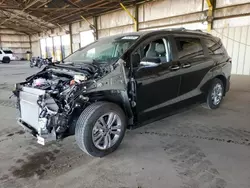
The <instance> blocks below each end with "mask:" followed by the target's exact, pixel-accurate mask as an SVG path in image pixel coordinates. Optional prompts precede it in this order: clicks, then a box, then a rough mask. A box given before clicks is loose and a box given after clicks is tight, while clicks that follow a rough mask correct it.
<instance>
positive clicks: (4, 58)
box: [2, 57, 10, 63]
mask: <svg viewBox="0 0 250 188" xmlns="http://www.w3.org/2000/svg"><path fill="white" fill-rule="evenodd" d="M2 62H3V63H10V58H9V57H3V60H2Z"/></svg>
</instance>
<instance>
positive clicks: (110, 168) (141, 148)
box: [0, 62, 250, 188]
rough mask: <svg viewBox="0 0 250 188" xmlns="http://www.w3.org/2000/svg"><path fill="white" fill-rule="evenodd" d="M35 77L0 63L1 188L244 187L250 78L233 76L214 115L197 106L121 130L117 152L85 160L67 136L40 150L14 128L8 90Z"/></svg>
mask: <svg viewBox="0 0 250 188" xmlns="http://www.w3.org/2000/svg"><path fill="white" fill-rule="evenodd" d="M37 71H39V69H37V68H30V67H29V64H28V63H27V62H11V63H10V64H0V188H2V187H3V188H12V187H13V188H19V187H20V188H21V187H25V188H34V187H35V188H36V187H37V188H43V187H44V188H48V187H53V188H54V187H55V188H59V187H60V188H68V187H70V188H83V187H86V188H89V187H93V188H98V187H100V188H103V187H105V188H106V187H110V188H161V187H162V188H166V187H169V188H209V187H210V188H225V187H228V188H235V187H240V188H249V187H250V123H249V122H250V117H249V116H250V85H249V83H250V77H248V76H236V75H234V76H232V88H231V90H230V92H229V93H228V94H227V96H226V97H225V98H224V101H223V104H222V105H221V107H220V108H219V109H217V110H207V109H204V108H203V107H201V105H196V106H192V107H190V108H188V109H186V110H185V111H183V112H181V113H178V114H176V115H173V116H171V117H168V118H165V119H162V120H159V121H157V122H154V123H151V124H148V125H146V126H143V127H140V128H138V129H135V130H128V131H127V133H126V135H125V138H124V141H123V142H122V144H121V146H120V147H119V149H118V150H117V151H116V152H114V153H112V154H111V155H108V156H106V157H104V158H92V157H90V156H88V155H86V154H84V153H83V152H82V151H81V150H80V149H79V148H78V146H77V145H76V143H75V139H74V137H68V138H66V139H64V140H63V141H57V142H51V143H49V144H48V145H46V146H41V145H39V144H37V143H36V140H35V139H34V138H33V137H32V136H31V135H29V134H28V133H25V132H24V131H23V130H22V128H21V127H20V126H19V125H18V124H17V123H16V119H15V118H16V110H15V108H14V107H15V99H14V98H11V99H9V96H10V95H11V90H12V88H13V84H14V83H16V82H18V81H21V80H23V79H24V78H25V77H27V76H28V75H30V74H33V73H35V72H37Z"/></svg>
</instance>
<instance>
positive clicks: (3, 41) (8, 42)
mask: <svg viewBox="0 0 250 188" xmlns="http://www.w3.org/2000/svg"><path fill="white" fill-rule="evenodd" d="M29 41H30V40H29V36H28V35H26V34H24V33H20V32H16V31H13V30H10V29H0V49H4V50H11V51H12V52H13V53H14V56H15V57H16V58H17V59H21V58H26V52H27V51H30V42H29Z"/></svg>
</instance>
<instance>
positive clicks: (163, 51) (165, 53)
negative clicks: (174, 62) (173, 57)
mask: <svg viewBox="0 0 250 188" xmlns="http://www.w3.org/2000/svg"><path fill="white" fill-rule="evenodd" d="M168 48H169V43H168V41H167V40H166V39H165V38H162V39H157V40H153V41H151V42H149V43H147V44H144V45H143V46H142V47H141V58H142V59H143V58H145V57H146V58H159V59H160V60H161V62H162V63H164V62H168V61H169V59H170V58H169V49H168Z"/></svg>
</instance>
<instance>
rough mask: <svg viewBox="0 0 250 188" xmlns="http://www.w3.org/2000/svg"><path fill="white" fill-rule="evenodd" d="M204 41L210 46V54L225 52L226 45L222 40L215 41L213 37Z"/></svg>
mask: <svg viewBox="0 0 250 188" xmlns="http://www.w3.org/2000/svg"><path fill="white" fill-rule="evenodd" d="M204 42H205V44H206V46H207V48H208V52H209V54H214V55H220V54H224V52H225V51H224V47H223V45H222V43H221V41H220V40H218V41H217V42H215V41H213V40H211V39H204Z"/></svg>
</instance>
